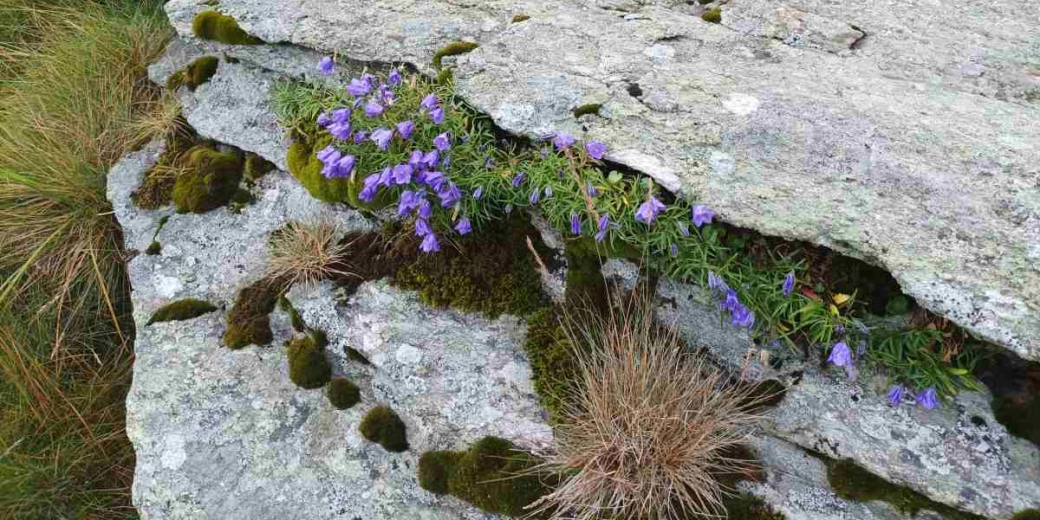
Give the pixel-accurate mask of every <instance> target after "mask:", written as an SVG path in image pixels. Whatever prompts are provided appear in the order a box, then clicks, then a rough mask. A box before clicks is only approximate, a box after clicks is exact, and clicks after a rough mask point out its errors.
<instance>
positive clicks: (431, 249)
mask: <svg viewBox="0 0 1040 520" xmlns="http://www.w3.org/2000/svg"><path fill="white" fill-rule="evenodd" d="M419 249H422V252H423V253H436V252H437V251H440V250H441V245H440V244H439V243H438V242H437V236H436V235H434V234H433V233H430V234H428V235H426V237H425V238H423V241H422V244H420V245H419Z"/></svg>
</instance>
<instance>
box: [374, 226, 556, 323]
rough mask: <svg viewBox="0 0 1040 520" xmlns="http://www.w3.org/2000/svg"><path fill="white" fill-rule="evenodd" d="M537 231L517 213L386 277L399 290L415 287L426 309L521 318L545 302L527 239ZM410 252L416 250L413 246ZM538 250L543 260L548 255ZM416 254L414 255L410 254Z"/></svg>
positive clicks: (420, 257)
mask: <svg viewBox="0 0 1040 520" xmlns="http://www.w3.org/2000/svg"><path fill="white" fill-rule="evenodd" d="M529 236H530V237H532V238H537V237H538V236H539V234H538V231H537V230H535V229H534V228H533V227H531V225H530V224H529V223H527V222H526V221H524V219H523V218H522V217H519V216H514V217H512V218H510V219H509V220H506V221H498V222H494V223H489V224H488V225H486V226H484V229H482V230H480V231H479V232H475V233H472V234H470V235H466V236H465V237H462V238H461V239H459V240H458V246H459V247H458V248H457V249H456V248H449V247H445V248H444V249H443V250H442V251H441V252H440V253H438V254H436V255H422V256H417V257H413V258H415V259H414V260H411V261H410V263H404V265H403V267H401V268H400V269H399V270H397V271H396V272H395V273H394V274H393V276H392V277H391V282H392V283H393V284H394V285H396V286H398V287H402V288H405V289H413V290H417V291H419V297H420V298H421V299H422V300H423V302H425V303H426V304H427V305H430V306H432V307H451V308H455V309H459V310H462V311H466V312H481V313H484V314H486V315H488V316H490V317H496V316H498V315H500V314H503V313H510V314H515V315H517V316H526V315H528V314H531V313H532V312H534V311H536V310H538V309H540V308H542V307H544V306H545V305H546V299H545V296H544V295H543V293H542V282H541V275H539V273H538V271H537V269H536V267H535V263H534V259H533V257H532V256H531V252H530V251H528V250H527V247H526V245H525V244H526V239H527V237H529ZM403 247H409V249H410V251H413V252H414V251H417V249H418V248H417V247H415V246H407V245H406V246H403ZM539 247H541V248H542V249H543V252H542V253H540V254H542V256H543V258H544V257H547V256H548V255H549V253H548V252H547V251H545V250H544V246H542V245H541V244H540V242H539ZM414 254H416V255H418V253H414Z"/></svg>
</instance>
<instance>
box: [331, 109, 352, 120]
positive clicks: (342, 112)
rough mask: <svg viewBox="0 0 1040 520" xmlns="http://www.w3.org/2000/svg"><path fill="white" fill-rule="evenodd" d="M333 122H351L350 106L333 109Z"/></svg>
mask: <svg viewBox="0 0 1040 520" xmlns="http://www.w3.org/2000/svg"><path fill="white" fill-rule="evenodd" d="M332 122H333V123H340V124H343V123H350V109H349V108H337V109H336V110H333V111H332Z"/></svg>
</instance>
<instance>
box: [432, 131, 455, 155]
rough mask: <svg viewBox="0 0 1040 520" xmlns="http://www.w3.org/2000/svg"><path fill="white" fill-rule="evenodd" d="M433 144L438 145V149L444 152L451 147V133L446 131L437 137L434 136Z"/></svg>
mask: <svg viewBox="0 0 1040 520" xmlns="http://www.w3.org/2000/svg"><path fill="white" fill-rule="evenodd" d="M433 146H436V147H437V149H438V150H440V151H442V152H443V151H445V150H449V149H451V134H449V133H448V132H444V133H442V134H440V135H438V136H437V137H434V138H433Z"/></svg>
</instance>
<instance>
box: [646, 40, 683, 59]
mask: <svg viewBox="0 0 1040 520" xmlns="http://www.w3.org/2000/svg"><path fill="white" fill-rule="evenodd" d="M643 54H646V55H647V56H648V57H649V58H650V59H651V60H653V61H657V62H661V61H668V60H670V59H672V56H675V48H673V47H670V46H668V45H664V44H662V43H655V44H654V45H651V46H650V47H649V48H647V49H646V50H645V51H643Z"/></svg>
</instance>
